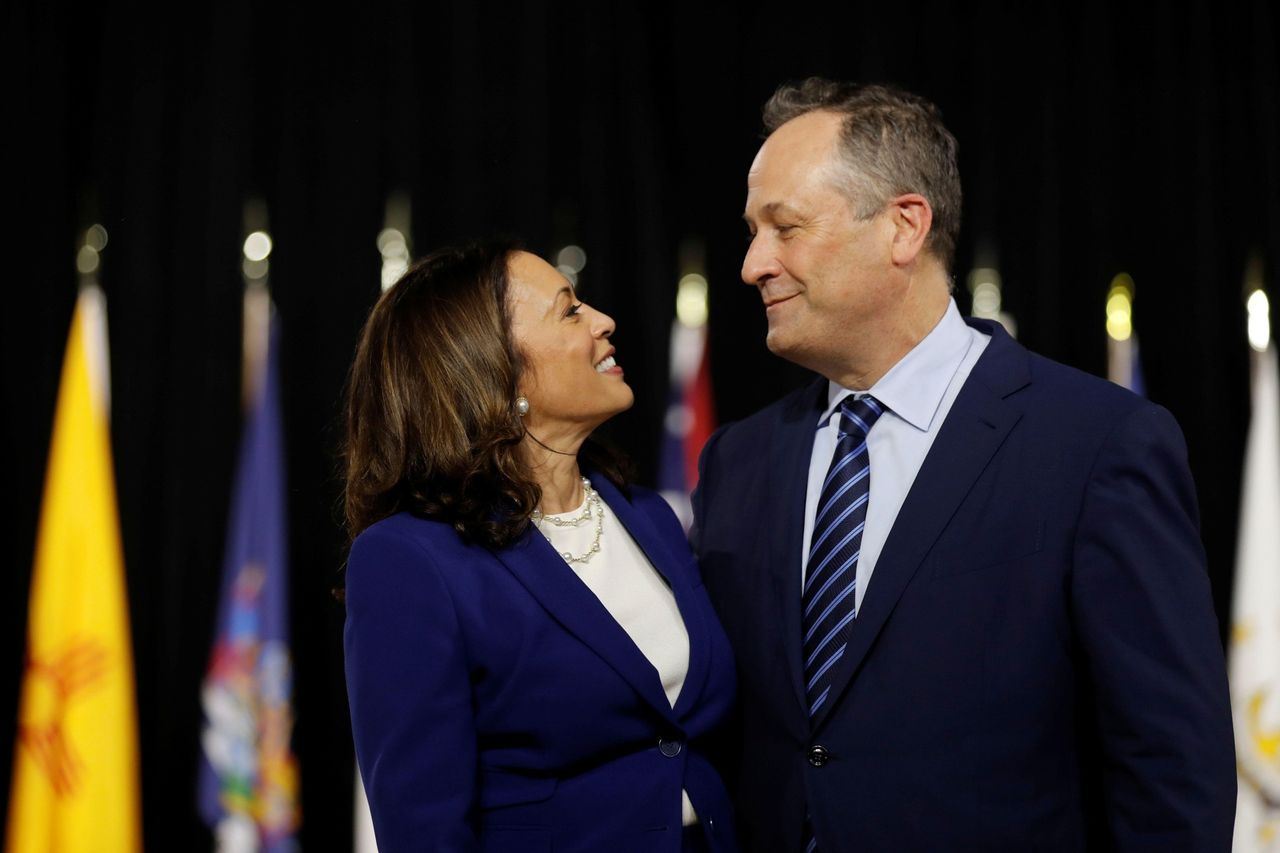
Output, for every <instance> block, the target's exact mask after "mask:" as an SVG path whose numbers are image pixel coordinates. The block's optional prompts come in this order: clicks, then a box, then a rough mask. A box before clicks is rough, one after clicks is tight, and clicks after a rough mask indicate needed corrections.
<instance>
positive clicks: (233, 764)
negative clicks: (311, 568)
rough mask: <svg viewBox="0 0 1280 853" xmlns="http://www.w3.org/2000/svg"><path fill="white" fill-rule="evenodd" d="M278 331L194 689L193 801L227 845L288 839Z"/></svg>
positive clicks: (288, 685) (289, 670)
mask: <svg viewBox="0 0 1280 853" xmlns="http://www.w3.org/2000/svg"><path fill="white" fill-rule="evenodd" d="M278 341H279V324H278V322H277V319H276V318H275V317H274V316H273V317H272V318H271V321H270V326H269V332H268V343H267V352H266V358H265V359H263V360H262V363H261V364H260V365H258V368H259V371H260V373H259V376H258V380H259V381H257V382H256V383H255V387H256V388H257V392H258V393H257V396H256V399H255V400H254V401H253V403H252V405H251V406H250V408H249V411H248V415H247V418H246V422H245V427H244V437H243V440H242V444H241V448H240V458H239V461H238V463H237V468H236V476H235V484H234V487H233V489H234V490H233V494H232V505H231V514H230V520H229V525H228V531H227V549H226V554H225V556H224V561H223V576H222V590H221V595H220V598H219V602H218V621H217V625H216V626H215V634H214V640H213V648H212V650H211V652H210V655H209V667H208V670H207V671H206V673H205V679H204V685H203V688H202V690H201V705H202V706H203V709H204V730H203V733H202V736H201V747H202V760H201V766H200V779H199V792H198V804H199V809H200V815H201V817H202V818H203V819H204V821H205V823H207V824H208V825H209V827H210V828H211V829H212V830H213V831H214V833H215V835H216V836H217V839H218V847H219V849H221V850H226V851H241V850H245V851H248V850H264V851H291V850H295V849H296V847H297V844H296V841H295V839H294V833H295V831H296V829H297V826H298V821H299V812H298V766H297V761H296V759H295V758H294V756H293V753H292V750H291V748H290V737H291V734H292V731H293V704H292V693H293V663H292V660H291V657H290V654H289V561H288V547H287V530H286V524H285V503H284V497H285V486H284V452H283V447H282V442H281V418H280V385H279V346H278Z"/></svg>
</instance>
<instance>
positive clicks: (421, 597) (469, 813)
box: [344, 529, 477, 853]
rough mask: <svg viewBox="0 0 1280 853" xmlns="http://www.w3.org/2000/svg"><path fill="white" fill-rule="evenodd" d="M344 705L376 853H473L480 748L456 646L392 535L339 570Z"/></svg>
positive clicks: (364, 544) (443, 590)
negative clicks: (342, 573)
mask: <svg viewBox="0 0 1280 853" xmlns="http://www.w3.org/2000/svg"><path fill="white" fill-rule="evenodd" d="M346 600H347V622H346V630H345V634H344V645H345V650H346V676H347V695H348V699H349V701H350V704H351V727H352V732H353V734H354V737H355V745H356V757H357V759H358V761H359V765H360V772H361V775H362V776H363V778H364V785H365V790H366V791H367V792H368V796H369V806H370V810H371V812H372V813H373V823H374V829H375V831H376V834H377V839H378V846H379V849H380V850H381V851H382V853H394V852H395V851H398V850H425V849H431V850H441V851H464V850H467V851H469V850H475V849H476V848H477V839H476V831H475V828H474V827H475V818H476V814H475V811H476V794H475V792H476V774H477V771H476V766H477V747H476V731H475V721H474V714H473V710H472V702H471V689H470V680H469V675H468V666H467V661H466V655H465V650H464V647H463V637H462V632H461V629H460V626H459V622H458V618H457V614H456V613H455V611H454V607H453V603H452V601H451V599H450V596H449V591H448V589H447V587H446V586H445V584H444V582H443V581H442V580H441V578H440V575H439V574H438V572H437V568H436V566H435V565H434V564H433V563H432V562H431V559H430V557H429V555H428V554H427V552H426V550H425V549H424V548H423V547H422V546H421V545H420V544H419V543H418V542H416V541H414V540H411V539H409V538H407V537H403V536H401V535H399V534H397V533H395V532H392V531H384V530H377V529H374V530H370V531H367V532H366V533H365V534H364V535H362V536H361V537H360V538H358V539H357V540H356V542H355V544H354V545H353V546H352V549H351V556H350V558H349V560H348V564H347V596H346Z"/></svg>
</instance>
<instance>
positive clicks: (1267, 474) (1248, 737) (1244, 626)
mask: <svg viewBox="0 0 1280 853" xmlns="http://www.w3.org/2000/svg"><path fill="white" fill-rule="evenodd" d="M1250 355H1251V356H1252V358H1253V362H1252V368H1253V370H1252V373H1253V380H1252V385H1253V391H1252V397H1253V417H1252V420H1251V421H1250V424H1249V436H1248V439H1247V441H1246V444H1245V461H1244V482H1243V484H1242V487H1241V499H1240V536H1239V539H1238V541H1237V544H1236V579H1235V591H1234V594H1233V601H1232V610H1231V641H1230V643H1231V645H1230V651H1229V668H1228V672H1229V675H1230V679H1231V707H1232V713H1233V714H1234V723H1235V730H1236V766H1237V768H1238V769H1239V774H1240V778H1239V789H1240V793H1239V800H1238V803H1237V807H1236V830H1235V845H1234V849H1235V850H1236V851H1237V853H1251V851H1280V607H1278V606H1277V603H1278V602H1280V381H1278V380H1277V375H1276V373H1277V371H1276V351H1275V346H1274V345H1270V346H1268V347H1267V348H1266V349H1265V350H1264V351H1262V352H1257V351H1253V352H1251V353H1250Z"/></svg>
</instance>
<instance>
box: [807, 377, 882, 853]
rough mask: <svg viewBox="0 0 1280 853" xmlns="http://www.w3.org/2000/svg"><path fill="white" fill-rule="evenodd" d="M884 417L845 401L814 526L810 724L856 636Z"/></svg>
mask: <svg viewBox="0 0 1280 853" xmlns="http://www.w3.org/2000/svg"><path fill="white" fill-rule="evenodd" d="M883 411H884V407H883V406H881V405H880V402H879V401H878V400H876V398H874V397H872V396H870V395H868V396H865V397H862V398H861V399H857V400H855V399H854V398H853V395H852V394H850V395H849V396H848V397H845V398H844V399H843V400H841V401H840V427H839V430H840V435H839V438H838V439H837V441H836V451H835V453H834V454H833V455H832V457H831V467H830V468H829V469H828V470H827V478H826V479H825V480H824V481H823V482H822V492H821V496H820V497H819V498H818V513H817V515H815V516H814V519H813V540H812V543H813V544H811V545H810V546H809V562H808V566H807V568H806V570H805V578H804V594H803V595H802V596H801V599H800V603H801V606H802V607H803V617H802V618H801V621H800V628H801V630H802V631H803V632H804V677H805V693H806V695H807V697H808V700H809V717H810V718H812V717H813V715H814V714H816V713H817V712H818V710H819V709H820V708H821V707H822V706H823V704H824V703H826V701H827V699H828V696H829V694H830V692H831V681H832V673H833V672H834V670H835V665H836V663H837V662H839V660H840V658H841V657H843V656H844V650H845V647H846V646H847V645H848V644H849V635H850V634H851V633H853V620H854V616H855V607H854V602H855V601H856V594H855V593H856V591H857V588H858V556H859V554H861V552H862V528H863V527H864V526H865V524H866V521H867V500H868V498H869V496H870V494H871V457H870V456H869V455H868V453H867V433H869V432H871V427H872V426H873V425H874V424H875V422H876V420H877V419H878V418H879V417H880V415H881V413H882V412H883ZM817 847H818V843H817V839H816V838H814V835H813V826H812V823H811V821H810V819H809V817H808V816H807V815H806V816H805V821H804V844H803V847H802V849H803V850H804V851H805V853H814V851H815V850H817Z"/></svg>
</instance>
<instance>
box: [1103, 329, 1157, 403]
mask: <svg viewBox="0 0 1280 853" xmlns="http://www.w3.org/2000/svg"><path fill="white" fill-rule="evenodd" d="M1107 378H1108V379H1110V380H1111V381H1112V382H1114V383H1116V384H1117V385H1119V386H1121V387H1123V388H1128V389H1129V390H1130V391H1132V392H1133V393H1135V394H1137V395H1139V396H1141V397H1145V396H1147V384H1146V382H1144V381H1143V379H1142V359H1141V358H1139V356H1138V333H1137V332H1131V333H1130V334H1129V337H1127V338H1125V339H1123V340H1116V339H1115V338H1108V339H1107Z"/></svg>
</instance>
